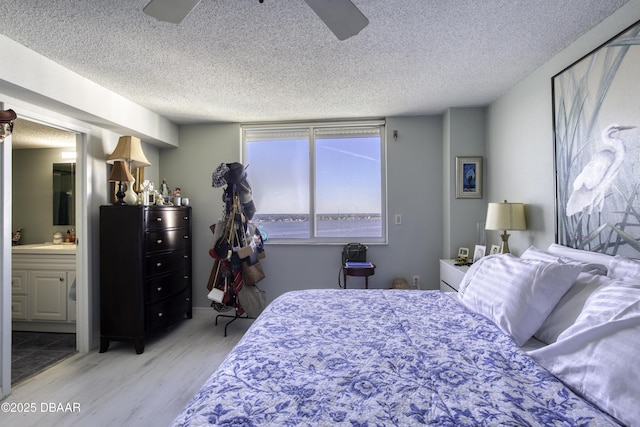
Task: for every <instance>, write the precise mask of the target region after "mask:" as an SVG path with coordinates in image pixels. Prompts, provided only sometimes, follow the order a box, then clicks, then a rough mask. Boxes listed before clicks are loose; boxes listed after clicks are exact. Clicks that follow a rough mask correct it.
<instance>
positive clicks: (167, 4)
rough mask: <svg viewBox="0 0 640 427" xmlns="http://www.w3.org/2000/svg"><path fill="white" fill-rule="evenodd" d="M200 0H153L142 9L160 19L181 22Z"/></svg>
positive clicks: (175, 22)
mask: <svg viewBox="0 0 640 427" xmlns="http://www.w3.org/2000/svg"><path fill="white" fill-rule="evenodd" d="M198 3H200V0H151V1H150V2H149V4H147V5H146V6H145V7H144V9H142V11H143V12H144V13H146V14H147V15H149V16H153V17H154V18H156V19H157V20H158V21H165V22H172V23H174V24H179V23H181V22H182V20H183V19H184V18H185V17H186V16H187V15H188V14H189V12H191V11H192V10H193V8H194V7H196V5H197V4H198Z"/></svg>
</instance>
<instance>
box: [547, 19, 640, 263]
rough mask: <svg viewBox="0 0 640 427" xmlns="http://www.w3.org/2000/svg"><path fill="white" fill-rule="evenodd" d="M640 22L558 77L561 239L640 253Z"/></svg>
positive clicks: (604, 250)
mask: <svg viewBox="0 0 640 427" xmlns="http://www.w3.org/2000/svg"><path fill="white" fill-rule="evenodd" d="M639 34H640V22H639V23H636V24H635V25H633V26H632V27H630V28H628V29H627V30H625V31H624V32H622V33H621V34H619V35H618V36H616V37H615V38H613V39H612V40H610V41H608V42H607V43H605V44H604V45H602V46H601V47H599V48H598V49H596V50H595V51H593V52H592V53H590V54H588V55H587V56H585V57H584V58H582V59H581V60H579V61H577V62H576V63H574V64H573V65H571V66H570V67H568V68H567V69H565V70H563V71H562V72H560V73H559V74H557V75H556V76H554V77H553V78H552V87H553V110H554V133H555V135H554V136H555V168H556V198H557V202H556V208H557V214H556V232H557V242H558V243H560V244H562V245H566V246H570V247H574V248H578V249H584V250H590V251H596V252H602V253H607V254H610V255H626V256H630V257H635V258H638V257H640V77H639V76H640V74H639V73H638V72H637V70H638V69H640V46H639V45H640V37H639Z"/></svg>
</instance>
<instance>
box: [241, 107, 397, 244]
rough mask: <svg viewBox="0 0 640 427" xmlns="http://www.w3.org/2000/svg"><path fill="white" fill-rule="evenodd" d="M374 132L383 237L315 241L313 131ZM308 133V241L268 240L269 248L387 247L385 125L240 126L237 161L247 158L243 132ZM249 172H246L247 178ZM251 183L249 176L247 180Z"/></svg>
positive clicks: (381, 122) (373, 122)
mask: <svg viewBox="0 0 640 427" xmlns="http://www.w3.org/2000/svg"><path fill="white" fill-rule="evenodd" d="M367 127H368V128H373V127H378V128H379V129H380V198H381V201H380V205H381V206H380V210H381V211H380V221H381V226H382V235H381V236H380V237H349V236H345V237H340V236H335V237H318V236H315V235H314V234H315V233H316V232H317V230H316V215H317V212H316V187H317V182H316V180H317V174H316V158H315V157H316V156H315V151H316V134H315V130H316V129H323V128H324V129H328V128H331V129H339V128H345V130H346V129H348V128H354V129H355V128H367ZM300 129H307V130H308V134H309V140H308V149H309V157H308V167H309V201H308V202H309V231H310V234H311V237H308V238H299V239H291V238H278V237H276V238H274V237H269V243H270V244H282V245H317V244H325V245H344V244H346V243H351V242H354V241H358V242H359V243H364V244H368V245H376V244H387V243H388V236H389V233H388V228H389V227H388V221H387V218H388V207H387V138H386V123H385V121H384V120H356V121H351V120H350V121H331V122H290V123H255V124H253V123H252V124H243V125H241V126H240V157H241V162H242V163H243V164H244V163H245V159H246V157H247V155H246V154H247V153H246V151H247V146H246V136H245V135H246V132H247V131H256V130H265V131H289V130H291V131H294V130H300ZM250 170H251V168H249V169H248V171H249V176H250V175H251V173H250ZM250 179H251V176H250ZM256 208H257V213H258V214H260V207H259V206H256Z"/></svg>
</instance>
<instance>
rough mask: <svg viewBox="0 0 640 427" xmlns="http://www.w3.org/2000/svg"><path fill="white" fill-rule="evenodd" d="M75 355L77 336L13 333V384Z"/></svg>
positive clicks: (49, 333) (47, 333)
mask: <svg viewBox="0 0 640 427" xmlns="http://www.w3.org/2000/svg"><path fill="white" fill-rule="evenodd" d="M75 353H76V335H75V334H59V333H51V332H18V331H13V333H12V345H11V384H16V383H18V382H20V381H22V380H24V379H26V378H28V377H30V376H31V375H34V374H36V373H38V372H40V371H42V370H43V369H45V368H47V367H48V366H50V365H53V364H54V363H56V362H59V361H60V360H62V359H64V358H66V357H69V356H71V355H73V354H75Z"/></svg>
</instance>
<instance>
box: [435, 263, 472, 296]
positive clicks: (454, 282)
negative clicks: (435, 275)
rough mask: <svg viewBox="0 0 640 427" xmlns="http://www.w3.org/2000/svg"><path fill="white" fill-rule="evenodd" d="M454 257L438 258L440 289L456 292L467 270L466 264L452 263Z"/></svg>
mask: <svg viewBox="0 0 640 427" xmlns="http://www.w3.org/2000/svg"><path fill="white" fill-rule="evenodd" d="M454 262H455V260H454V259H441V260H440V290H441V291H442V292H458V289H459V287H460V282H462V278H463V277H464V275H465V274H466V273H467V271H469V266H468V265H460V266H458V265H454Z"/></svg>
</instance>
